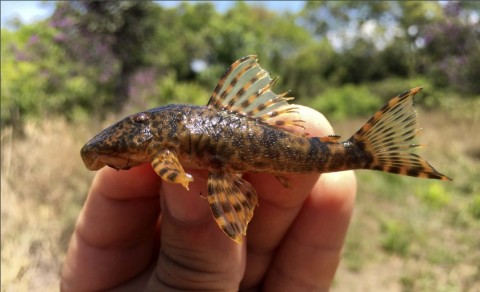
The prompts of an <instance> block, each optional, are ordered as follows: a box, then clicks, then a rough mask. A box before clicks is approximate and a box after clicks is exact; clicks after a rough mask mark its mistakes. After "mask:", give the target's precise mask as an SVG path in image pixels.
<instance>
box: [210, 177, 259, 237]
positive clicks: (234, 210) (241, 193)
mask: <svg viewBox="0 0 480 292" xmlns="http://www.w3.org/2000/svg"><path fill="white" fill-rule="evenodd" d="M207 185H208V194H207V199H208V202H209V204H210V209H211V210H212V214H213V217H214V218H215V221H216V222H217V224H218V226H219V227H220V229H222V231H223V232H225V234H227V235H228V237H230V238H231V239H232V240H234V241H235V242H238V243H241V242H242V241H243V237H242V236H243V235H246V233H247V225H248V223H249V222H250V220H251V219H252V216H253V210H254V209H255V206H256V205H257V203H258V198H257V193H256V191H255V189H254V188H253V187H252V185H251V184H250V183H249V182H247V181H246V180H244V179H243V178H241V177H239V176H238V175H236V174H234V173H229V172H225V171H222V172H210V174H209V176H208V183H207Z"/></svg>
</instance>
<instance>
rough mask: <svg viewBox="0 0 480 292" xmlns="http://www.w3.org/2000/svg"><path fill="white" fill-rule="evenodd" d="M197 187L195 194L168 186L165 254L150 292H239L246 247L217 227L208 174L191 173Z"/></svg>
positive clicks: (164, 207) (163, 225) (165, 186)
mask: <svg viewBox="0 0 480 292" xmlns="http://www.w3.org/2000/svg"><path fill="white" fill-rule="evenodd" d="M187 172H189V173H190V174H192V176H193V177H194V179H195V181H194V182H192V183H190V185H189V188H190V191H187V190H186V189H184V188H183V187H182V186H180V185H177V184H170V183H166V182H162V186H161V189H160V196H161V200H160V201H161V210H162V217H161V227H160V228H161V235H160V237H161V238H160V241H161V245H160V253H159V258H158V262H157V266H156V269H155V271H154V273H153V275H152V277H151V278H150V281H149V283H148V286H147V291H159V290H163V289H165V288H167V287H168V288H175V289H183V290H221V291H237V290H238V289H239V285H240V281H241V279H242V278H243V274H244V271H245V260H246V259H245V246H244V245H240V244H237V243H235V242H234V241H232V240H231V239H230V238H228V237H227V236H226V235H225V234H224V233H223V232H222V231H221V230H220V228H219V227H218V226H217V224H216V223H215V220H214V219H213V217H212V214H211V211H210V207H209V204H208V202H207V200H205V199H203V198H202V196H206V192H207V179H206V178H207V173H206V172H204V171H203V172H202V171H198V170H197V171H195V170H187Z"/></svg>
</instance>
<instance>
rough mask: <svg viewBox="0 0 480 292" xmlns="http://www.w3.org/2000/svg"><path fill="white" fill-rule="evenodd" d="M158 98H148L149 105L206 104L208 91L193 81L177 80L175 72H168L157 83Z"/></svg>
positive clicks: (208, 95)
mask: <svg viewBox="0 0 480 292" xmlns="http://www.w3.org/2000/svg"><path fill="white" fill-rule="evenodd" d="M158 88H159V96H160V100H158V98H157V97H152V98H151V99H150V106H151V107H154V106H158V105H166V104H169V103H183V104H196V105H206V104H207V102H208V99H209V98H210V92H209V91H207V90H205V89H204V88H203V87H202V86H200V85H198V84H197V83H194V82H178V81H177V79H176V78H175V74H173V73H172V74H169V75H168V76H167V77H165V78H163V79H162V80H161V81H160V82H159V83H158Z"/></svg>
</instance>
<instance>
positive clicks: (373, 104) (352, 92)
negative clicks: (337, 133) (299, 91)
mask: <svg viewBox="0 0 480 292" xmlns="http://www.w3.org/2000/svg"><path fill="white" fill-rule="evenodd" d="M310 106H311V107H313V108H315V109H317V110H319V111H320V112H323V113H325V114H326V115H327V116H328V118H329V119H337V120H338V119H345V118H348V117H352V116H362V115H371V114H373V113H374V112H375V111H376V110H377V109H378V108H380V106H381V102H380V100H379V98H377V97H376V96H375V95H374V94H372V93H371V92H370V91H369V90H368V88H367V87H366V86H364V85H352V84H347V85H344V86H342V87H339V88H329V89H327V90H325V91H324V92H323V93H322V94H321V95H319V96H317V97H316V98H315V99H314V100H313V102H311V103H310Z"/></svg>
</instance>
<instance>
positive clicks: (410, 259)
mask: <svg viewBox="0 0 480 292" xmlns="http://www.w3.org/2000/svg"><path fill="white" fill-rule="evenodd" d="M112 120H113V119H112ZM363 122H364V119H355V120H350V121H348V122H339V123H333V125H334V128H335V129H336V132H337V133H338V134H340V135H342V136H343V137H347V136H349V135H350V134H352V133H353V132H354V130H356V129H357V128H358V127H360V126H361V125H362V124H363ZM478 122H479V119H478V116H476V117H473V118H472V117H469V118H465V117H462V116H461V115H451V114H446V113H432V112H421V114H420V124H421V126H422V127H423V128H424V131H423V132H422V135H421V137H420V140H421V141H422V143H426V144H429V145H430V147H429V148H427V149H423V150H420V153H422V155H424V156H426V157H427V158H428V159H429V160H430V161H431V162H432V164H433V165H434V166H435V167H436V168H437V169H439V170H441V171H442V172H444V173H445V174H447V175H449V176H451V177H453V179H454V181H453V182H450V183H448V182H447V183H445V182H437V181H427V180H420V179H413V178H407V177H399V176H394V175H389V174H383V173H379V172H373V171H359V172H357V174H358V181H359V191H358V199H357V200H358V201H357V205H356V209H355V213H354V216H353V219H352V224H351V228H350V230H349V235H348V238H347V243H346V247H345V251H344V257H343V261H342V263H341V266H340V268H339V271H338V273H337V277H336V280H335V284H334V287H333V289H332V290H333V291H480V268H479V267H480V232H479V230H480V181H479V177H480V167H479V166H478V165H479V162H480V135H478ZM475 123H476V124H477V125H475ZM107 125H108V122H104V123H101V124H100V123H98V122H97V123H95V122H90V124H82V125H77V126H72V125H69V124H67V123H66V122H64V121H63V120H61V119H54V118H52V119H51V120H48V121H44V122H42V123H28V124H27V125H26V131H25V134H26V135H25V138H22V139H21V138H17V137H14V135H13V133H12V130H11V129H9V128H5V129H3V130H2V136H1V143H2V144H1V145H2V150H1V151H2V152H1V158H2V160H1V192H2V202H1V203H2V204H1V219H2V229H1V236H2V237H1V246H2V253H1V257H2V263H1V265H2V266H1V271H2V288H1V290H2V291H57V290H58V279H59V271H60V269H61V265H62V261H63V258H64V253H65V250H66V246H67V243H68V240H69V237H70V234H71V232H72V228H73V225H74V223H75V220H76V217H77V215H78V212H79V210H80V208H81V205H82V203H83V201H84V199H85V195H86V193H87V190H88V187H89V185H90V182H91V179H92V177H93V175H94V173H93V172H90V171H88V170H86V169H85V168H84V166H83V163H82V161H81V158H80V155H79V150H80V148H81V146H82V145H83V144H84V143H85V142H86V141H87V140H88V139H89V138H90V137H91V136H92V135H93V134H95V133H96V131H97V130H99V129H101V128H103V127H104V126H107Z"/></svg>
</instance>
